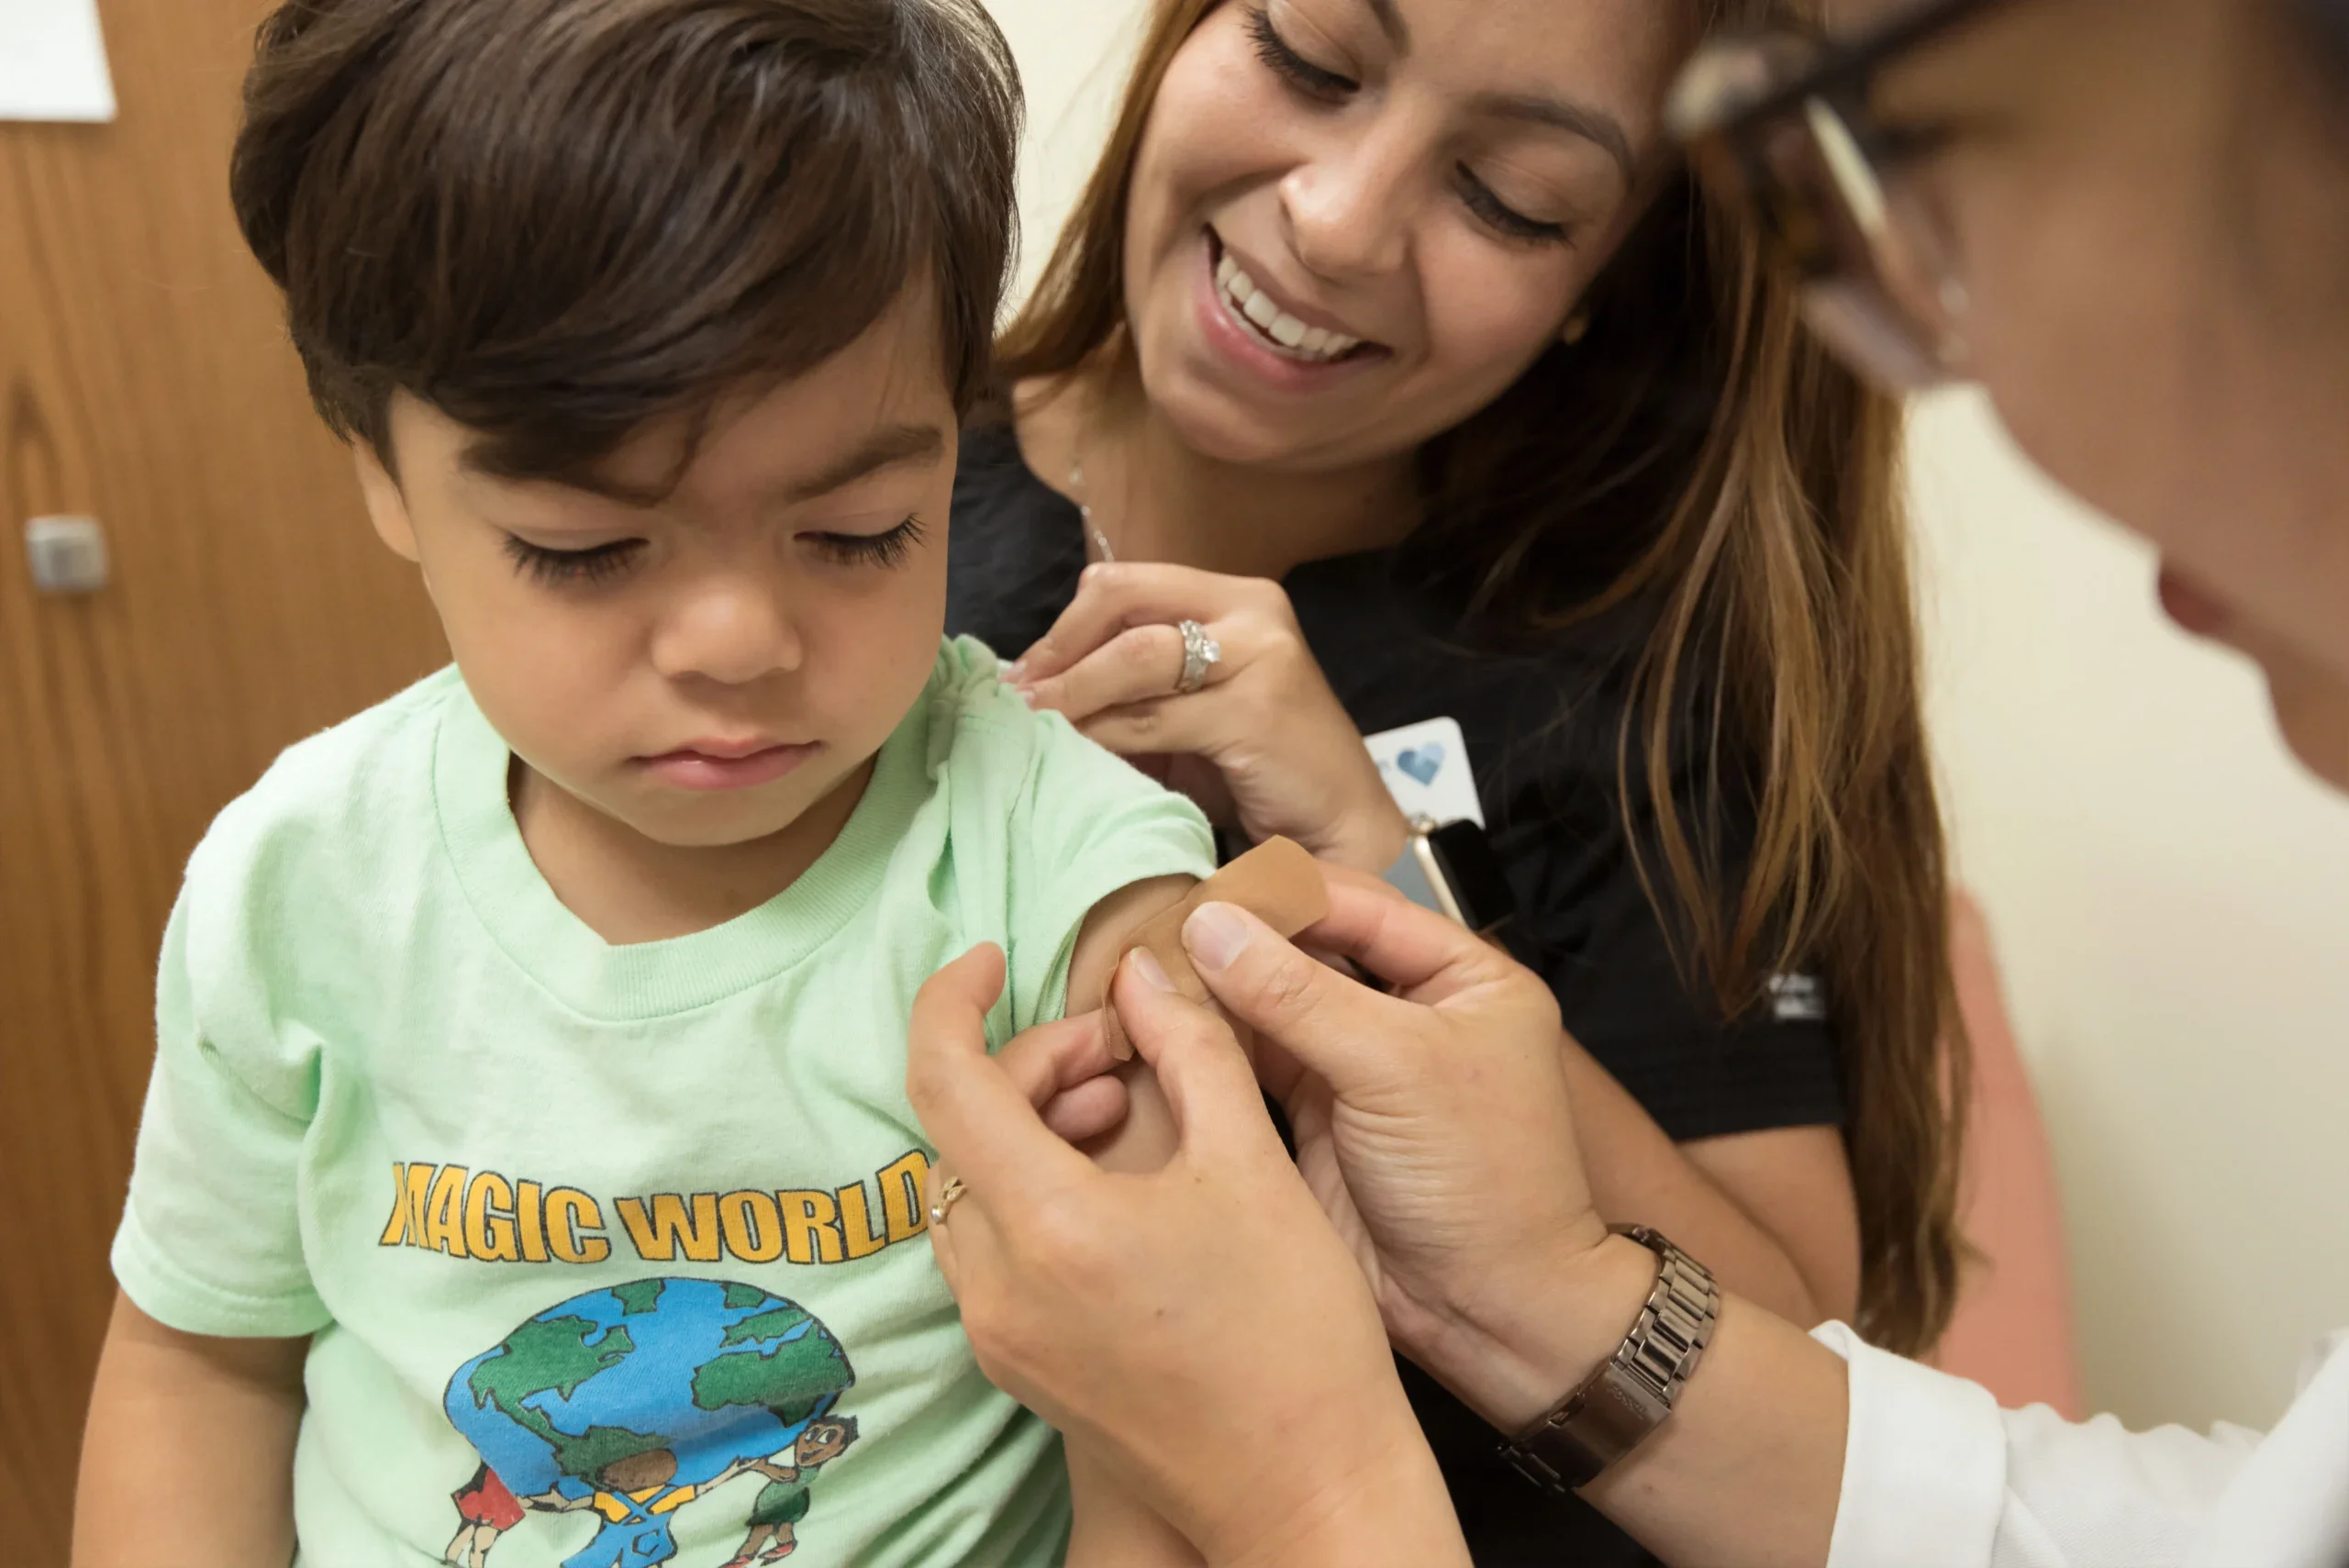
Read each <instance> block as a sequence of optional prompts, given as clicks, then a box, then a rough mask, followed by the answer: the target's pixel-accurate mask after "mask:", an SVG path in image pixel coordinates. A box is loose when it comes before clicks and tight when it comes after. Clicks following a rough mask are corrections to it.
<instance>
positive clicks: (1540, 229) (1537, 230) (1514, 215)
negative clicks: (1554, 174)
mask: <svg viewBox="0 0 2349 1568" xmlns="http://www.w3.org/2000/svg"><path fill="white" fill-rule="evenodd" d="M1459 188H1460V200H1461V202H1462V203H1463V204H1464V206H1466V207H1467V208H1468V210H1469V211H1470V212H1472V213H1475V215H1476V217H1479V218H1481V219H1482V220H1484V221H1485V222H1486V223H1488V224H1490V225H1491V226H1492V227H1493V228H1497V229H1498V230H1500V232H1502V233H1503V234H1506V235H1508V237H1509V238H1510V239H1531V240H1539V241H1541V242H1542V243H1543V244H1552V243H1555V242H1556V241H1558V240H1562V239H1565V238H1566V226H1565V225H1564V224H1563V223H1546V222H1543V221H1542V219H1540V218H1537V217H1526V216H1525V215H1524V214H1523V213H1521V212H1520V211H1518V210H1517V209H1516V208H1515V207H1512V206H1509V205H1508V203H1507V202H1504V201H1502V200H1501V199H1500V197H1498V196H1497V195H1493V189H1492V187H1491V186H1490V185H1487V184H1486V183H1485V182H1484V181H1482V180H1479V179H1478V178H1476V176H1475V174H1473V173H1471V172H1469V171H1468V170H1466V169H1462V170H1461V171H1460V172H1459Z"/></svg>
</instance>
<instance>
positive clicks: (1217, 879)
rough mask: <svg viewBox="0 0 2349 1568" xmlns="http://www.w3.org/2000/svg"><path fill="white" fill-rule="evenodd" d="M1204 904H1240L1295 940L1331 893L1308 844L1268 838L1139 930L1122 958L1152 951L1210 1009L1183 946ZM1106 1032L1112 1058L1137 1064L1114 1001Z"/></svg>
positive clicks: (1324, 909) (1106, 1013) (1105, 1012)
mask: <svg viewBox="0 0 2349 1568" xmlns="http://www.w3.org/2000/svg"><path fill="white" fill-rule="evenodd" d="M1202 904H1236V905H1238V906H1240V907H1241V908H1242V909H1245V910H1247V911H1248V912H1249V913H1250V914H1252V915H1253V916H1255V917H1256V918H1258V919H1259V920H1262V921H1264V924H1266V925H1267V926H1270V927H1271V928H1272V929H1274V930H1275V931H1278V932H1279V933H1280V934H1281V935H1282V936H1284V937H1293V936H1295V935H1297V932H1299V931H1301V930H1303V929H1305V928H1306V927H1308V926H1309V925H1311V924H1313V923H1314V922H1315V921H1316V920H1319V918H1321V917H1322V916H1324V915H1327V914H1328V913H1329V912H1330V892H1329V888H1328V887H1327V886H1326V885H1325V884H1323V883H1322V880H1321V867H1320V864H1319V862H1317V861H1315V860H1314V858H1313V856H1312V855H1311V854H1310V853H1309V852H1308V851H1306V849H1305V848H1304V847H1303V846H1302V845H1300V844H1297V843H1294V842H1292V841H1291V840H1287V839H1267V840H1264V842H1263V843H1261V844H1259V845H1257V846H1256V847H1255V848H1254V849H1252V850H1251V851H1248V852H1247V853H1246V854H1244V855H1241V857H1240V858H1239V859H1238V860H1236V861H1233V862H1231V863H1230V865H1228V866H1226V867H1224V868H1223V869H1222V870H1221V871H1219V872H1218V873H1215V874H1214V875H1213V876H1211V877H1209V878H1208V879H1207V880H1206V881H1205V882H1203V883H1200V884H1198V885H1197V887H1194V888H1193V889H1191V891H1190V892H1189V893H1188V894H1187V895H1185V897H1184V898H1183V901H1182V902H1181V903H1179V904H1176V905H1175V906H1174V907H1172V908H1170V909H1167V910H1165V911H1163V913H1161V914H1159V915H1157V916H1156V917H1152V919H1150V920H1148V921H1146V922H1144V923H1143V924H1142V925H1141V926H1139V927H1137V928H1135V929H1134V932H1133V934H1132V935H1131V936H1130V937H1129V938H1128V939H1127V940H1126V944H1125V947H1124V949H1123V950H1122V951H1120V952H1119V954H1118V957H1119V962H1123V961H1124V959H1125V955H1126V954H1127V953H1129V952H1131V951H1133V950H1134V949H1136V948H1148V949H1149V950H1150V951H1151V956H1152V957H1153V958H1155V959H1157V960H1158V962H1159V963H1160V965H1161V966H1162V967H1163V968H1164V969H1165V971H1166V976H1167V978H1168V979H1170V980H1172V981H1174V982H1175V990H1177V991H1179V992H1181V993H1182V994H1183V995H1185V996H1187V997H1189V998H1190V999H1191V1000H1192V1001H1194V1002H1197V1003H1198V1004H1200V1005H1201V1006H1206V1005H1208V988H1207V984H1206V983H1205V982H1204V981H1202V980H1201V979H1200V978H1199V976H1198V972H1197V970H1195V969H1193V968H1192V967H1191V955H1190V954H1189V953H1188V952H1187V951H1185V950H1184V947H1183V922H1184V921H1186V920H1187V919H1189V918H1190V917H1191V911H1192V910H1194V909H1197V907H1198V906H1200V905H1202ZM1101 1032H1102V1034H1103V1035H1104V1036H1105V1037H1106V1038H1107V1039H1108V1043H1109V1051H1110V1054H1112V1055H1114V1056H1115V1057H1117V1059H1118V1060H1119V1061H1120V1062H1130V1061H1132V1060H1133V1054H1134V1047H1133V1041H1132V1040H1129V1039H1128V1038H1127V1037H1126V1031H1125V1028H1124V1026H1123V1025H1122V1024H1120V1023H1119V1020H1118V1008H1117V1004H1116V1003H1115V1002H1114V1001H1112V1002H1109V1003H1108V1004H1107V1005H1105V1006H1103V1007H1102V1009H1101Z"/></svg>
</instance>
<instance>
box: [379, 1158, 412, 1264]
mask: <svg viewBox="0 0 2349 1568" xmlns="http://www.w3.org/2000/svg"><path fill="white" fill-rule="evenodd" d="M407 1207H408V1206H407V1167H406V1165H403V1164H401V1163H400V1162H398V1161H397V1160H395V1161H393V1162H392V1217H391V1218H389V1219H388V1220H385V1221H384V1237H383V1240H380V1241H378V1242H376V1243H375V1245H377V1246H378V1247H401V1246H406V1244H407Z"/></svg>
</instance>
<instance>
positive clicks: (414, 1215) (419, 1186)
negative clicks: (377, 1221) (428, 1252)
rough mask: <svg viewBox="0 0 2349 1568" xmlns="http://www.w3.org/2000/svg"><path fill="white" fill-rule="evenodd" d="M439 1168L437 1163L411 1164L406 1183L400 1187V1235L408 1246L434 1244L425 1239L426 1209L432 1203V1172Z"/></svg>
mask: <svg viewBox="0 0 2349 1568" xmlns="http://www.w3.org/2000/svg"><path fill="white" fill-rule="evenodd" d="M439 1169H440V1167H439V1166H437V1165H410V1166H409V1167H408V1168H407V1172H406V1184H405V1185H404V1186H402V1188H401V1189H400V1195H399V1202H400V1206H401V1208H400V1213H401V1217H402V1219H401V1225H400V1235H401V1236H402V1237H403V1238H404V1244H405V1245H406V1246H410V1247H429V1246H430V1245H432V1243H431V1242H429V1241H427V1240H425V1239H424V1233H425V1224H424V1211H425V1209H426V1208H427V1207H429V1205H430V1199H431V1193H432V1173H434V1172H435V1171H437V1170H439Z"/></svg>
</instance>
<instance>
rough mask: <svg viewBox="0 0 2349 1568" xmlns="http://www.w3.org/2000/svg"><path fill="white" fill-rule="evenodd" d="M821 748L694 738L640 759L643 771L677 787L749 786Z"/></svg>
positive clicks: (769, 781) (811, 742)
mask: <svg viewBox="0 0 2349 1568" xmlns="http://www.w3.org/2000/svg"><path fill="white" fill-rule="evenodd" d="M823 749H824V743H823V742H822V741H820V740H807V741H801V742H799V743H797V744H796V745H785V746H774V745H765V744H761V743H758V742H750V743H747V744H735V743H732V742H729V741H721V740H706V741H704V740H697V741H696V742H695V743H694V744H693V745H691V746H687V747H683V748H680V749H679V750H677V751H665V752H663V753H662V754H661V755H660V756H657V757H646V758H644V759H643V760H642V761H643V766H644V771H645V772H647V773H651V775H652V776H653V777H654V778H656V779H658V780H660V781H661V782H662V784H669V785H671V786H673V787H674V788H677V789H694V790H725V789H750V788H752V787H754V786H756V785H759V784H773V783H774V781H775V780H777V779H779V778H782V777H783V776H784V775H785V774H786V773H791V772H793V771H794V770H796V768H797V767H798V766H799V764H800V763H802V762H806V761H807V759H808V758H810V757H813V756H814V755H815V754H816V753H817V752H818V751H822V750H823Z"/></svg>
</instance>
